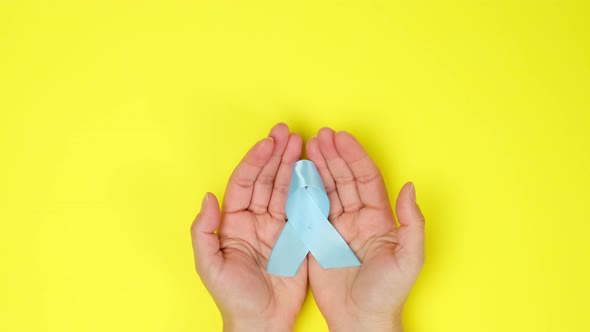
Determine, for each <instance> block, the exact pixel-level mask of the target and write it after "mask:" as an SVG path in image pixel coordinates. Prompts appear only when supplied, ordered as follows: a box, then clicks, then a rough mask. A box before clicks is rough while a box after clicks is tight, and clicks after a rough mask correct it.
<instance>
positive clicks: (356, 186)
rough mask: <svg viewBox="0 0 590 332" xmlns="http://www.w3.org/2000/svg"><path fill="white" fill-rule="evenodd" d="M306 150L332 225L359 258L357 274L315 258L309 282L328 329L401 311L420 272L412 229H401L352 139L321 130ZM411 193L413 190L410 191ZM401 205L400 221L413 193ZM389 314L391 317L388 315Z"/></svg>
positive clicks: (377, 176) (374, 172)
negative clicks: (319, 179)
mask: <svg viewBox="0 0 590 332" xmlns="http://www.w3.org/2000/svg"><path fill="white" fill-rule="evenodd" d="M318 136H319V137H318V138H313V139H311V140H310V141H309V142H308V144H307V153H308V156H309V158H310V159H311V160H312V161H313V162H314V163H315V164H316V165H317V166H318V170H319V171H320V174H321V176H322V180H323V182H324V184H325V186H326V190H327V192H328V196H329V198H330V205H331V208H330V217H329V220H330V222H331V223H332V224H333V225H334V227H335V228H336V229H337V230H338V232H339V233H340V234H341V235H342V237H343V238H344V240H345V241H346V242H347V243H348V244H349V246H350V247H351V249H352V250H353V251H354V252H355V254H356V255H357V256H358V257H359V259H360V260H361V262H362V265H361V266H359V267H354V268H344V269H323V268H321V267H320V265H319V264H318V263H317V261H316V260H315V259H314V258H313V257H311V258H310V264H309V280H310V284H311V287H312V290H313V294H314V297H315V299H316V302H317V304H318V306H319V308H320V310H321V311H322V313H323V314H324V316H325V317H326V320H327V321H328V324H331V323H334V321H338V320H341V319H342V318H341V317H350V316H353V315H358V314H359V313H364V314H367V315H378V314H380V313H381V312H384V311H386V310H391V309H390V308H392V307H395V306H397V305H398V304H399V305H401V304H402V303H403V302H404V300H405V298H406V297H407V295H408V293H409V290H410V288H411V286H412V284H413V282H414V281H415V279H416V277H417V274H418V272H419V269H420V266H421V264H422V263H421V262H422V257H421V253H420V250H417V251H416V250H414V249H413V248H412V246H405V244H410V243H411V242H412V241H414V240H415V238H413V237H414V235H415V234H416V233H415V232H413V229H410V228H409V227H404V225H402V227H398V226H397V224H396V222H395V218H394V215H393V211H392V209H391V205H390V202H389V198H388V196H387V192H386V189H385V186H384V183H383V180H382V177H381V174H380V172H379V170H378V169H377V167H376V166H375V165H374V163H373V162H372V161H371V160H370V158H369V157H368V156H367V155H366V153H365V152H364V150H363V149H362V147H361V146H360V144H358V142H357V141H356V140H355V139H354V138H353V137H352V136H350V135H349V134H347V133H338V134H334V132H333V131H331V130H330V129H322V130H320V133H319V135H318ZM406 187H408V186H406ZM406 187H404V190H402V193H401V194H400V198H402V199H401V200H398V205H400V202H401V206H398V207H399V208H398V215H399V214H400V212H401V214H404V213H407V212H408V211H406V210H407V209H405V207H404V206H403V205H404V204H406V203H407V200H405V198H406V196H403V197H402V195H407V194H408V193H407V191H409V189H408V188H406ZM384 314H386V313H384Z"/></svg>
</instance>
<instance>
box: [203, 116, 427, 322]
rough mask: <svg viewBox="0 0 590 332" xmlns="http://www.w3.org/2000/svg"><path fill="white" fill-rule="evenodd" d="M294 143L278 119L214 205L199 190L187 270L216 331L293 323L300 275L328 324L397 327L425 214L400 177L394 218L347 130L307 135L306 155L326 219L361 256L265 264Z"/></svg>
mask: <svg viewBox="0 0 590 332" xmlns="http://www.w3.org/2000/svg"><path fill="white" fill-rule="evenodd" d="M301 150H302V140H301V137H299V136H298V135H297V134H294V133H289V128H288V127H287V125H285V124H283V123H279V124H277V125H276V126H274V127H273V128H272V130H271V131H270V134H269V137H267V138H265V139H263V140H261V141H259V142H258V143H256V144H255V145H254V146H253V147H252V148H251V149H250V151H248V153H247V154H246V156H245V157H244V158H243V159H242V161H241V162H240V163H239V165H238V166H237V167H236V169H235V170H234V172H233V173H232V175H231V177H230V180H229V182H228V186H227V189H226V192H225V196H224V202H223V209H222V210H220V208H219V203H218V201H217V198H216V197H215V196H214V195H213V194H211V193H207V194H206V195H205V198H204V200H203V204H202V208H201V212H200V213H199V215H198V216H197V218H196V219H195V221H194V222H193V225H192V227H191V235H192V239H193V249H194V254H195V264H196V269H197V272H198V274H199V276H200V277H201V280H202V281H203V283H204V284H205V286H206V287H207V289H208V290H209V292H210V294H211V295H212V297H213V299H214V300H215V302H216V304H217V306H218V307H219V310H220V312H221V315H222V318H223V325H224V330H225V331H250V330H252V331H290V330H292V328H293V325H294V323H295V319H296V317H297V314H298V312H299V311H300V309H301V305H302V304H303V301H304V299H305V295H306V291H307V283H308V280H309V284H310V286H311V289H312V292H313V294H314V298H315V300H316V303H317V305H318V307H319V308H320V311H321V312H322V314H323V315H324V317H325V319H326V322H327V323H328V326H329V328H330V330H333V331H401V329H402V324H401V313H402V308H403V304H404V302H405V299H406V298H407V296H408V294H409V292H410V289H411V288H412V286H413V284H414V282H415V280H416V278H417V277H418V274H419V272H420V269H421V267H422V265H423V263H424V217H423V216H422V214H421V213H420V209H419V208H418V206H417V204H416V198H415V190H414V187H413V185H412V184H411V183H406V184H405V185H404V187H403V188H402V190H401V191H400V194H399V196H398V199H397V202H396V213H397V216H398V218H399V222H400V225H399V226H398V225H397V224H396V219H395V217H394V214H393V211H392V207H391V205H390V203H389V198H388V195H387V191H386V189H385V184H384V182H383V178H382V176H381V173H380V172H379V169H378V168H377V166H376V165H375V164H374V162H373V161H372V160H371V159H370V158H369V156H368V155H367V154H366V152H365V151H364V149H363V148H362V146H361V145H360V143H359V142H358V141H357V140H356V139H355V138H354V137H353V136H351V135H350V134H348V133H346V132H338V133H335V132H334V131H333V130H331V129H329V128H322V129H320V131H319V132H318V136H317V137H313V138H312V139H310V140H309V141H308V142H307V154H308V157H309V159H310V160H312V161H313V162H314V163H315V164H316V166H317V167H318V170H319V171H320V175H321V176H322V180H323V182H324V185H325V187H326V191H327V193H328V197H329V199H330V205H331V206H330V216H329V220H330V222H332V224H333V225H334V227H335V228H336V229H337V230H338V232H339V233H340V234H341V235H342V237H343V238H344V239H345V240H346V242H347V243H348V244H349V245H350V247H351V248H352V250H353V251H354V252H355V254H356V255H357V257H358V258H359V259H360V260H361V262H362V265H361V266H360V267H354V268H342V269H322V268H321V267H320V266H319V264H318V263H317V261H316V260H315V259H314V258H313V255H311V254H309V255H308V258H307V259H306V260H305V261H304V262H303V264H302V266H301V268H300V270H299V271H298V273H297V275H296V276H295V277H279V276H274V275H271V274H268V273H267V272H266V266H267V263H268V258H269V257H270V252H271V250H272V247H273V245H274V243H275V241H276V239H277V238H278V235H279V233H280V232H281V230H282V228H283V227H284V224H285V221H286V216H285V204H286V201H287V193H288V188H289V183H290V180H291V173H292V168H293V164H294V163H295V162H296V161H297V160H299V159H300V157H301Z"/></svg>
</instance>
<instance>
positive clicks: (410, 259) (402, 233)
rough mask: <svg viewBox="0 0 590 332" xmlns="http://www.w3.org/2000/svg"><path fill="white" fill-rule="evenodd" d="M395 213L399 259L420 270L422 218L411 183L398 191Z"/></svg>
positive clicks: (422, 234)
mask: <svg viewBox="0 0 590 332" xmlns="http://www.w3.org/2000/svg"><path fill="white" fill-rule="evenodd" d="M395 212H396V214H397V218H398V219H399V223H400V228H399V232H398V235H399V238H398V240H399V245H400V248H399V250H400V251H399V254H400V259H402V260H403V262H404V263H406V264H410V265H411V266H417V267H419V268H421V267H422V265H423V264H424V216H423V215H422V212H421V211H420V207H418V204H416V190H415V188H414V184H413V183H412V182H408V183H406V184H405V185H404V186H403V187H402V189H401V190H400V193H399V196H398V197H397V201H396V203H395Z"/></svg>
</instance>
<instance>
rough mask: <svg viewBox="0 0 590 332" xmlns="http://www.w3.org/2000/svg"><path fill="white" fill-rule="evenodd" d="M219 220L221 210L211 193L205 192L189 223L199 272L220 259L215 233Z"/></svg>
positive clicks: (206, 269)
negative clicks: (193, 217) (197, 209)
mask: <svg viewBox="0 0 590 332" xmlns="http://www.w3.org/2000/svg"><path fill="white" fill-rule="evenodd" d="M220 220H221V212H220V211H219V202H218V201H217V198H216V197H215V195H213V194H212V193H206V194H205V197H204V198H203V203H202V206H201V212H199V214H198V215H197V217H196V218H195V221H193V224H192V225H191V237H192V239H193V252H194V254H195V266H196V268H197V272H199V273H201V272H205V271H208V270H210V269H211V268H215V266H218V265H219V264H220V263H221V261H222V254H221V251H220V250H219V237H217V234H215V230H216V229H217V228H218V227H219V223H220Z"/></svg>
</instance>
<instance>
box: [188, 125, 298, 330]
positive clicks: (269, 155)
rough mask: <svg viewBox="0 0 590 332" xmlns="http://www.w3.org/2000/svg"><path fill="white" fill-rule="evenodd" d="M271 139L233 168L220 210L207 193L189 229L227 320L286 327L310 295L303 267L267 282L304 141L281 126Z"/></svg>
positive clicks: (199, 268)
mask: <svg viewBox="0 0 590 332" xmlns="http://www.w3.org/2000/svg"><path fill="white" fill-rule="evenodd" d="M269 136H270V138H272V139H269V138H266V139H264V140H262V141H260V142H258V143H257V144H256V145H255V146H254V147H252V149H250V151H248V153H247V154H246V156H245V157H244V158H243V159H242V161H241V162H240V164H239V165H238V166H237V167H236V168H235V170H234V172H233V173H232V175H231V177H230V180H229V183H228V185H227V189H226V192H225V196H224V202H223V210H222V211H220V209H219V205H218V203H217V199H216V198H215V197H214V196H213V195H210V194H208V196H207V197H208V199H207V200H206V202H204V203H203V208H202V210H201V213H200V214H199V216H198V217H197V220H196V221H195V223H193V232H192V233H193V246H194V251H195V262H196V266H197V272H199V275H200V276H201V279H202V280H203V283H204V284H205V286H206V287H207V288H208V289H209V291H210V293H211V294H212V296H213V298H214V300H215V302H216V303H217V305H218V307H219V309H220V311H221V313H222V316H223V317H224V321H225V320H226V319H227V320H230V319H231V320H237V319H240V320H242V321H247V320H248V319H252V318H258V319H261V320H271V319H274V320H276V319H282V320H283V322H282V324H283V325H285V326H288V325H289V323H291V324H292V323H294V320H295V317H296V315H297V313H298V312H299V309H300V307H301V305H302V304H303V300H304V298H305V295H306V293H307V263H304V264H303V266H302V268H301V269H300V271H299V273H298V274H297V275H296V276H295V277H292V278H288V277H278V276H274V275H270V274H268V273H266V266H267V262H268V259H269V257H270V253H271V250H272V246H273V245H274V242H275V241H276V239H277V238H278V235H279V233H280V232H281V230H282V228H283V227H284V225H285V222H286V216H285V204H286V200H287V193H288V187H289V182H290V180H291V173H292V169H293V164H294V163H295V161H297V160H298V159H299V157H300V155H301V148H302V142H301V138H300V137H299V136H297V135H296V134H289V128H288V127H287V126H286V125H285V124H278V125H276V126H275V127H274V128H273V129H272V130H271V132H270V135H269ZM215 231H217V232H215Z"/></svg>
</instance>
